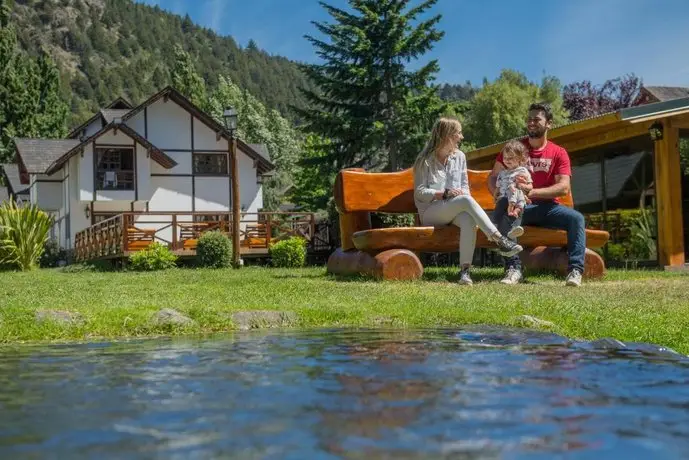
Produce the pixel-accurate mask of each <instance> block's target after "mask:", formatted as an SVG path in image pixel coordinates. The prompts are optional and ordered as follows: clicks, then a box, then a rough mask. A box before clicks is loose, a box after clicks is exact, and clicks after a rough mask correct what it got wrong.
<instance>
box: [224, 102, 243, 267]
mask: <svg viewBox="0 0 689 460" xmlns="http://www.w3.org/2000/svg"><path fill="white" fill-rule="evenodd" d="M223 120H224V121H225V128H226V129H227V131H228V132H229V133H230V142H229V153H230V182H231V183H232V265H233V266H234V268H239V267H240V265H241V260H240V258H239V221H240V219H241V216H240V208H239V207H240V206H241V203H240V197H239V173H238V171H239V166H238V162H237V138H236V137H235V135H234V133H235V131H236V129H237V111H236V110H235V109H234V108H233V107H228V108H227V109H225V112H224V113H223Z"/></svg>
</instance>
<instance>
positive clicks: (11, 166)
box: [0, 163, 29, 194]
mask: <svg viewBox="0 0 689 460" xmlns="http://www.w3.org/2000/svg"><path fill="white" fill-rule="evenodd" d="M0 168H2V171H3V175H4V176H5V182H6V183H7V185H8V186H9V188H10V191H11V192H12V193H14V194H20V193H24V192H28V190H29V189H28V187H27V186H26V185H24V184H22V181H21V178H20V177H19V165H18V164H15V163H7V164H4V165H0Z"/></svg>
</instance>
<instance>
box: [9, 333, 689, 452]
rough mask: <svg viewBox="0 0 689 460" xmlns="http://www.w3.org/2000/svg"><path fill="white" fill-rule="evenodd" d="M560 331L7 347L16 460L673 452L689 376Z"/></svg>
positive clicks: (653, 359) (685, 429)
mask: <svg viewBox="0 0 689 460" xmlns="http://www.w3.org/2000/svg"><path fill="white" fill-rule="evenodd" d="M651 351H653V350H652V349H651V348H650V347H648V346H634V347H626V348H622V349H599V348H596V347H594V346H592V345H591V344H585V343H571V342H569V341H568V340H566V339H564V338H562V337H558V336H554V335H552V334H534V333H525V332H523V331H515V330H498V329H487V328H475V329H471V330H463V331H459V332H457V331H359V332H352V331H338V330H329V331H320V332H301V333H300V332H289V333H287V332H284V333H271V334H248V333H247V334H237V335H234V336H224V337H217V338H213V339H199V340H174V341H173V340H156V341H140V342H135V343H119V344H103V345H73V346H60V347H40V348H18V349H9V348H8V349H4V350H2V351H0V458H18V457H22V456H27V457H45V456H49V455H52V456H55V457H59V458H81V457H93V456H97V455H98V456H105V457H108V456H112V457H118V458H119V457H125V456H127V457H133V458H137V457H138V458H149V457H151V456H164V457H166V458H177V457H178V458H190V457H199V458H213V457H228V456H230V457H241V458H285V457H291V458H307V457H308V458H312V457H322V458H329V457H332V458H336V457H348V458H360V457H361V458H371V457H386V456H395V457H401V458H408V457H411V458H420V457H437V456H451V457H452V456H459V457H462V458H471V457H482V458H485V457H503V456H505V455H507V456H509V457H520V456H530V455H534V454H543V455H554V454H555V455H557V454H562V453H567V454H568V455H569V456H574V457H577V456H582V457H587V456H594V455H595V456H604V455H606V454H608V455H609V454H614V455H615V456H620V457H621V456H628V457H630V458H638V457H639V456H654V457H657V456H668V457H675V456H677V455H679V453H680V452H685V451H687V450H689V441H687V439H689V410H688V409H689V386H687V382H688V381H689V367H688V366H687V363H686V361H685V360H683V359H681V358H680V357H677V356H674V355H673V354H671V353H649V352H651Z"/></svg>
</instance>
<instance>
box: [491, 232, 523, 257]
mask: <svg viewBox="0 0 689 460" xmlns="http://www.w3.org/2000/svg"><path fill="white" fill-rule="evenodd" d="M494 242H495V245H496V246H497V247H498V252H500V255H502V256H503V257H512V256H514V255H517V254H519V253H520V252H522V251H523V250H524V248H522V247H521V246H519V245H518V244H517V243H515V242H514V241H512V240H510V239H508V238H506V237H504V236H502V235H500V236H499V237H498V238H496V239H495V240H494Z"/></svg>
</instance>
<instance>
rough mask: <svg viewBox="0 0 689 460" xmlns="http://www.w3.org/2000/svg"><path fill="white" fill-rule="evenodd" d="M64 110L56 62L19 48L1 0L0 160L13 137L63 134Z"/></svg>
mask: <svg viewBox="0 0 689 460" xmlns="http://www.w3.org/2000/svg"><path fill="white" fill-rule="evenodd" d="M67 113H68V106H67V104H66V103H65V102H64V101H63V100H62V98H61V96H60V76H59V72H58V70H57V68H56V67H55V64H54V63H53V61H52V60H51V59H50V58H49V57H48V56H47V55H45V54H41V55H40V56H39V57H38V58H37V59H36V60H34V59H32V58H30V57H29V56H27V55H25V54H23V53H20V52H19V51H18V49H17V35H16V31H15V28H14V26H13V25H12V24H11V22H10V10H9V7H8V6H7V3H6V1H5V0H0V161H2V162H6V161H10V160H11V158H12V151H13V145H12V138H13V137H15V136H24V137H46V138H60V137H63V136H64V135H65V134H66V132H67V126H66V120H67Z"/></svg>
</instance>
